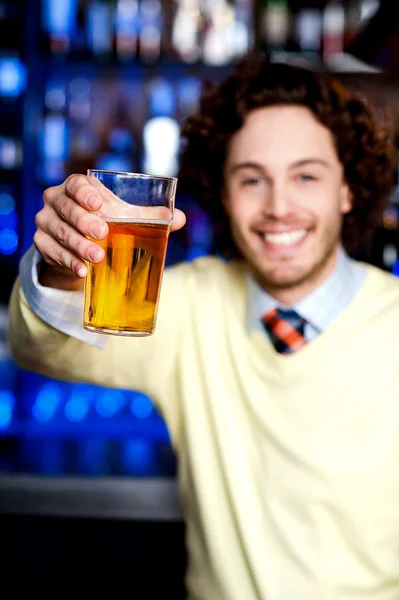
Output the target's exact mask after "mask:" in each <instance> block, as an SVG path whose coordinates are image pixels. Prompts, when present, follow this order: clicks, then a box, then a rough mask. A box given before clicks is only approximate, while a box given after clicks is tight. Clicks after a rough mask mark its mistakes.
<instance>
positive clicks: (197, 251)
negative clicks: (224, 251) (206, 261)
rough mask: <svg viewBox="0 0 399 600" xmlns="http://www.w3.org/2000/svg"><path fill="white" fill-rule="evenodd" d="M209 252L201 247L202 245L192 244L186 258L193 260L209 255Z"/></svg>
mask: <svg viewBox="0 0 399 600" xmlns="http://www.w3.org/2000/svg"><path fill="white" fill-rule="evenodd" d="M207 254H208V252H207V251H206V249H205V248H201V246H192V247H191V248H189V249H188V250H187V254H186V260H187V261H191V260H195V259H196V258H200V257H201V256H207Z"/></svg>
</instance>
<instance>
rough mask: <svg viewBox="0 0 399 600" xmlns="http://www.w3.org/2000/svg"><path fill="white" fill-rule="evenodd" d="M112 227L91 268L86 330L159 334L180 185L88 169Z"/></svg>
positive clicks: (103, 215)
mask: <svg viewBox="0 0 399 600" xmlns="http://www.w3.org/2000/svg"><path fill="white" fill-rule="evenodd" d="M87 177H88V179H89V182H90V184H91V185H92V186H94V187H95V188H97V190H98V192H99V194H100V196H101V197H102V198H103V206H102V207H101V209H100V210H99V211H98V212H97V213H96V214H97V215H98V216H100V217H101V218H102V219H104V220H105V221H106V222H107V224H108V229H109V233H108V235H107V237H106V239H105V240H102V241H100V242H99V241H98V240H93V241H96V243H97V244H99V245H100V246H101V247H102V248H103V249H104V252H105V258H104V259H103V261H102V262H101V263H98V264H92V263H89V264H88V275H87V277H86V280H85V302H84V328H85V329H87V330H89V331H94V332H96V333H106V334H113V335H123V336H147V335H151V334H152V333H153V332H154V330H155V322H156V317H157V309H158V300H159V293H160V287H161V282H162V275H163V269H164V265H165V256H166V248H167V244H168V236H169V231H170V227H171V223H172V219H173V213H174V203H175V194H176V184H177V179H176V178H174V177H156V176H152V175H142V174H138V173H119V172H114V171H100V170H95V169H89V170H88V171H87Z"/></svg>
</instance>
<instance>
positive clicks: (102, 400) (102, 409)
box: [95, 390, 125, 419]
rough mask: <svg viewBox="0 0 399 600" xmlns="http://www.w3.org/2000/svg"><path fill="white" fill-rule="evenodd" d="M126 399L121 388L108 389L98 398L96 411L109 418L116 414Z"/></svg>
mask: <svg viewBox="0 0 399 600" xmlns="http://www.w3.org/2000/svg"><path fill="white" fill-rule="evenodd" d="M124 404H125V399H124V396H123V393H122V392H121V391H119V390H106V391H105V392H103V393H101V394H100V395H99V396H98V398H97V399H96V403H95V405H96V411H97V412H98V414H99V415H100V416H101V417H104V418H105V419H109V418H111V417H113V416H114V415H116V414H117V413H118V412H119V411H120V410H121V409H122V408H123V406H124Z"/></svg>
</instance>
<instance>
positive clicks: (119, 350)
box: [8, 264, 190, 439]
mask: <svg viewBox="0 0 399 600" xmlns="http://www.w3.org/2000/svg"><path fill="white" fill-rule="evenodd" d="M188 269H190V265H189V264H181V265H177V266H175V267H171V268H169V269H166V270H165V273H164V278H163V283H162V289H161V295H160V305H159V311H158V318H157V326H156V330H155V333H154V334H153V335H152V336H149V337H147V338H134V337H118V336H109V337H108V339H107V343H106V344H105V345H104V347H103V348H102V349H101V348H98V347H96V346H95V345H93V344H90V343H87V342H85V341H83V340H82V339H79V338H78V337H72V336H71V335H67V334H66V333H63V332H62V331H60V330H59V329H58V328H57V327H56V325H55V324H56V315H53V317H54V319H53V322H52V324H49V323H46V322H45V321H44V320H43V319H42V318H40V316H38V314H37V313H36V312H35V311H34V310H33V308H32V307H31V306H30V304H29V302H28V301H27V299H26V296H25V294H24V291H23V289H22V286H21V282H20V279H19V278H18V279H17V280H16V282H15V284H14V288H13V291H12V295H11V299H10V307H9V310H10V315H9V329H8V339H9V343H10V346H11V350H12V353H13V356H14V359H15V361H16V362H17V363H18V364H19V365H20V366H21V367H22V368H24V369H28V370H31V371H35V372H37V373H41V374H43V375H46V376H48V377H52V378H55V379H61V380H64V381H81V382H87V383H93V384H97V385H101V386H106V387H110V388H122V389H134V390H139V391H142V392H143V393H145V394H147V395H149V396H150V397H151V399H152V400H153V401H154V403H155V405H156V406H157V407H158V408H159V410H160V412H161V413H162V415H163V417H164V418H165V421H166V423H167V425H168V428H169V430H170V433H171V436H172V439H173V437H174V435H176V432H177V429H178V421H179V416H178V412H179V411H178V406H177V400H176V398H177V394H176V393H175V392H176V385H177V360H178V355H179V339H181V335H180V332H181V331H182V328H183V327H184V326H185V322H186V316H187V310H188V307H187V302H188V297H187V294H185V292H184V287H185V281H186V273H187V270H188ZM82 301H83V298H82ZM82 328H83V326H82ZM94 335H96V334H94Z"/></svg>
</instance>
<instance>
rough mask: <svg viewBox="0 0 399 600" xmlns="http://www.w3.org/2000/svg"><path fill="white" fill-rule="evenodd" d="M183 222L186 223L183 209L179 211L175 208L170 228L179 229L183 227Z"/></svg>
mask: <svg viewBox="0 0 399 600" xmlns="http://www.w3.org/2000/svg"><path fill="white" fill-rule="evenodd" d="M185 224H186V215H185V214H184V212H183V211H181V210H179V209H178V208H177V209H176V210H175V214H174V215H173V221H172V229H171V230H172V231H177V230H178V229H181V228H182V227H184V225H185Z"/></svg>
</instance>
